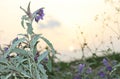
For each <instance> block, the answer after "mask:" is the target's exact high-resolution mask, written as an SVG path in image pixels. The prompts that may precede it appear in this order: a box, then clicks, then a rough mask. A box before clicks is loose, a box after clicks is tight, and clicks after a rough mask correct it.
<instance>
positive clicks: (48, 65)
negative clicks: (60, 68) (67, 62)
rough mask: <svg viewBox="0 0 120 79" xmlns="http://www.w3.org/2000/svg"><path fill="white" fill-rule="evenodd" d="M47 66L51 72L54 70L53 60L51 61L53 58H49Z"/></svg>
mask: <svg viewBox="0 0 120 79" xmlns="http://www.w3.org/2000/svg"><path fill="white" fill-rule="evenodd" d="M46 66H47V68H48V70H49V71H50V72H51V71H52V62H51V60H48V63H47V65H46Z"/></svg>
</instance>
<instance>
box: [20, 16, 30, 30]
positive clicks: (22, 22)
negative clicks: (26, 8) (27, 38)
mask: <svg viewBox="0 0 120 79" xmlns="http://www.w3.org/2000/svg"><path fill="white" fill-rule="evenodd" d="M28 19H29V18H28V17H27V15H23V16H22V18H21V25H22V27H23V28H24V29H25V26H24V21H25V20H28Z"/></svg>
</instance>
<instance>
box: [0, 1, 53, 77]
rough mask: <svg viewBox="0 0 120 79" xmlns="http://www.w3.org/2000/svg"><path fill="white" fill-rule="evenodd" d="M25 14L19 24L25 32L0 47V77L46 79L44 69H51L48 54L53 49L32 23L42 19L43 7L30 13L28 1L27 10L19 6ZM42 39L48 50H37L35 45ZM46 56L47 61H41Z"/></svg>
mask: <svg viewBox="0 0 120 79" xmlns="http://www.w3.org/2000/svg"><path fill="white" fill-rule="evenodd" d="M20 8H21V9H22V10H23V11H24V12H25V13H26V14H25V15H23V16H22V18H21V19H22V21H21V25H22V27H23V28H24V29H26V31H27V33H26V34H18V37H17V38H15V39H14V40H13V41H12V43H11V44H10V45H8V46H7V47H5V48H4V49H1V52H2V53H3V55H2V56H1V57H0V79H48V75H47V74H46V70H48V71H50V72H51V71H52V61H51V58H50V56H51V55H52V56H53V55H54V54H55V50H54V48H53V46H52V44H51V43H50V41H49V40H48V39H46V38H45V37H43V36H42V34H35V33H34V32H33V26H32V23H33V21H34V20H35V22H37V23H38V22H39V20H43V17H44V8H40V9H38V10H36V11H35V12H33V13H31V10H30V2H29V4H28V7H27V10H25V9H24V8H22V7H20ZM40 39H42V40H43V41H44V42H45V43H46V44H47V45H48V47H49V48H50V50H45V51H38V49H37V45H38V43H39V42H40ZM45 58H47V62H46V63H45V64H43V63H42V62H43V61H44V60H45Z"/></svg>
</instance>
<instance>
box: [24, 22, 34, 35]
mask: <svg viewBox="0 0 120 79" xmlns="http://www.w3.org/2000/svg"><path fill="white" fill-rule="evenodd" d="M26 24H27V26H28V27H27V33H28V34H30V35H32V34H33V28H32V24H31V23H26Z"/></svg>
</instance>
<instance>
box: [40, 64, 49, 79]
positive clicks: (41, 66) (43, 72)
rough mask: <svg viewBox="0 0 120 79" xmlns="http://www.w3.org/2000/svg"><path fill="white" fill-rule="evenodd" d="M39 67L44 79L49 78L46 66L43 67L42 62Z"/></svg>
mask: <svg viewBox="0 0 120 79" xmlns="http://www.w3.org/2000/svg"><path fill="white" fill-rule="evenodd" d="M38 69H39V71H40V72H42V76H41V77H42V79H48V76H47V74H46V70H45V68H44V67H43V65H42V64H39V65H38Z"/></svg>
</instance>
